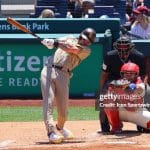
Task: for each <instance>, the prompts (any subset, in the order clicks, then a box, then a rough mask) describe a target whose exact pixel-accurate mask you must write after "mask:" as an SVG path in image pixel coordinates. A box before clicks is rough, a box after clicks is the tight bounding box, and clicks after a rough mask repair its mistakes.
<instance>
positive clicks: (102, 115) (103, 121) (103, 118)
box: [99, 108, 110, 133]
mask: <svg viewBox="0 0 150 150" xmlns="http://www.w3.org/2000/svg"><path fill="white" fill-rule="evenodd" d="M99 121H100V127H101V132H102V133H107V132H110V125H109V121H108V118H107V115H106V112H105V111H104V109H103V108H100V111H99Z"/></svg>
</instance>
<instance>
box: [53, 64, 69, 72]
mask: <svg viewBox="0 0 150 150" xmlns="http://www.w3.org/2000/svg"><path fill="white" fill-rule="evenodd" d="M52 68H56V69H59V70H62V71H63V70H64V71H67V72H68V73H72V71H71V70H69V69H66V68H64V67H63V66H59V65H55V64H52Z"/></svg>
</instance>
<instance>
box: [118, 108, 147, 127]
mask: <svg viewBox="0 0 150 150" xmlns="http://www.w3.org/2000/svg"><path fill="white" fill-rule="evenodd" d="M119 115H120V118H121V120H122V121H127V122H132V123H135V124H136V125H139V126H141V127H144V128H147V129H150V112H149V111H147V110H146V109H145V108H144V109H143V110H142V109H141V110H139V111H135V112H132V111H127V110H124V111H123V110H120V112H119Z"/></svg>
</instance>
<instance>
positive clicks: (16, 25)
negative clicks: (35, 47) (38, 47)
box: [7, 17, 42, 41]
mask: <svg viewBox="0 0 150 150" xmlns="http://www.w3.org/2000/svg"><path fill="white" fill-rule="evenodd" d="M7 22H8V23H10V24H11V25H13V26H15V27H16V28H17V29H19V30H21V31H23V32H25V33H29V34H31V35H33V36H34V37H36V39H38V40H39V41H42V39H41V38H40V37H39V36H38V35H37V34H35V33H33V32H32V31H30V30H29V29H27V28H26V27H25V26H23V25H22V24H21V23H19V22H18V21H16V20H14V19H13V18H11V17H8V18H7Z"/></svg>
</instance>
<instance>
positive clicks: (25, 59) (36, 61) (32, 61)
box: [0, 51, 48, 72]
mask: <svg viewBox="0 0 150 150" xmlns="http://www.w3.org/2000/svg"><path fill="white" fill-rule="evenodd" d="M47 57H48V56H43V57H42V60H41V59H40V58H39V57H38V56H24V55H18V56H17V55H12V51H7V52H6V55H5V56H4V55H2V54H1V53H0V72H11V71H12V72H25V71H31V72H39V71H40V70H41V66H43V65H44V63H45V62H46V60H47Z"/></svg>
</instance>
